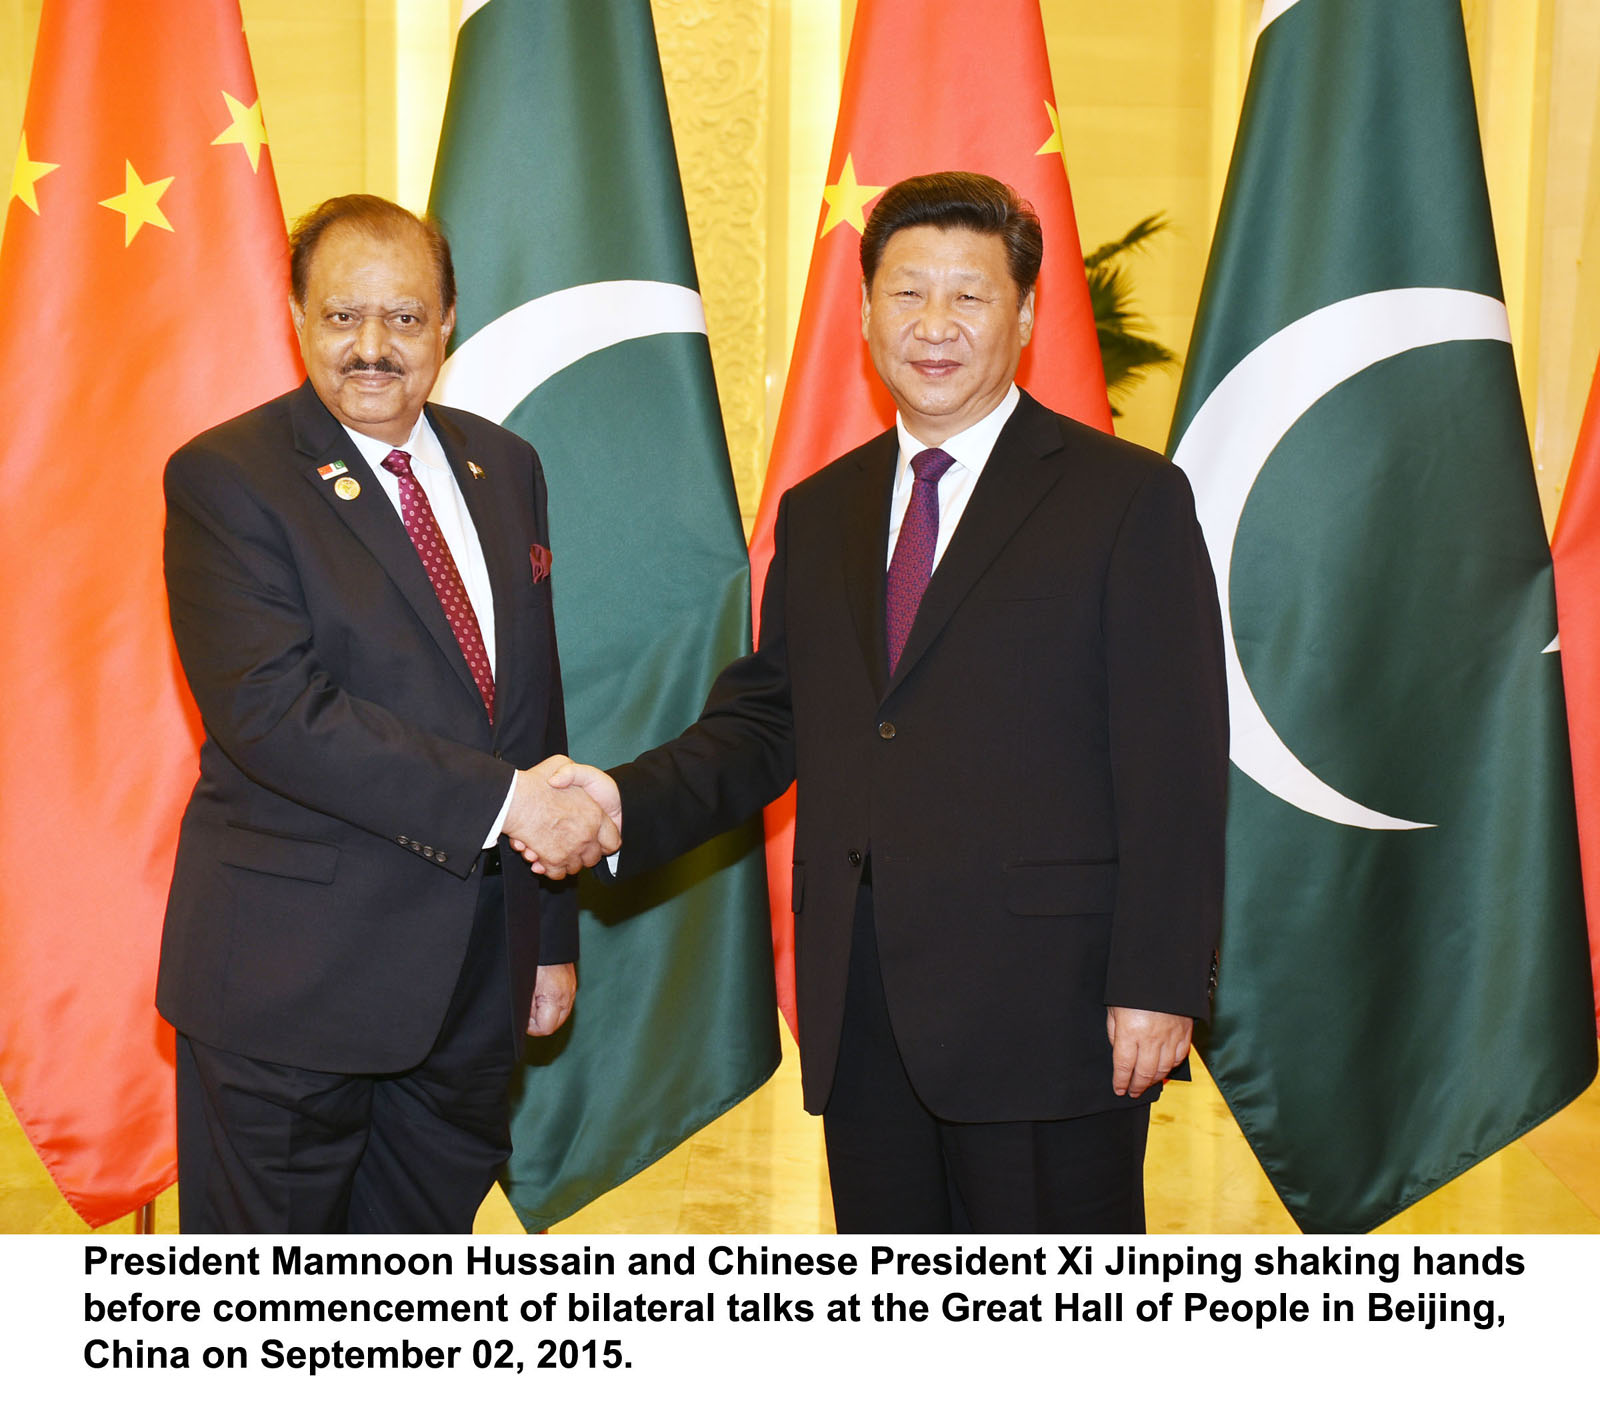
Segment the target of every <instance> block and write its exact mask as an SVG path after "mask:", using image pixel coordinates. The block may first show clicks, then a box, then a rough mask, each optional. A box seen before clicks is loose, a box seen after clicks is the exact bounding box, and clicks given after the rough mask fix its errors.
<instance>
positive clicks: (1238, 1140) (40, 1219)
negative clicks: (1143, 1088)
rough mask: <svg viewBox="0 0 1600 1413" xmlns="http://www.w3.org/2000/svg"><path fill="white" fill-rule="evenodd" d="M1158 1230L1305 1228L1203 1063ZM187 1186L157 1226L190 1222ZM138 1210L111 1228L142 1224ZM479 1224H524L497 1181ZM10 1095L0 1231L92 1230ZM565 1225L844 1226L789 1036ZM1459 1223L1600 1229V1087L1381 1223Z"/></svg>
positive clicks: (1162, 1198)
mask: <svg viewBox="0 0 1600 1413" xmlns="http://www.w3.org/2000/svg"><path fill="white" fill-rule="evenodd" d="M1146 1187H1147V1189H1148V1194H1149V1199H1148V1209H1149V1222H1150V1230H1151V1231H1152V1232H1259V1233H1268V1234H1272V1233H1280V1232H1293V1231H1294V1230H1295V1227H1294V1224H1293V1223H1292V1222H1291V1221H1290V1220H1289V1216H1288V1214H1287V1213H1286V1212H1285V1211H1284V1209H1283V1207H1282V1205H1281V1204H1280V1203H1279V1201H1278V1199H1277V1197H1276V1196H1275V1195H1274V1193H1273V1191H1272V1188H1271V1187H1270V1185H1269V1184H1268V1183H1267V1180H1266V1178H1265V1177H1264V1176H1263V1174H1262V1172H1261V1169H1260V1168H1259V1167H1258V1166H1257V1164H1256V1161H1255V1159H1254V1158H1253V1157H1252V1156H1251V1153H1250V1149H1249V1147H1248V1146H1247V1145H1246V1144H1245V1141H1244V1139H1243V1137H1242V1136H1241V1135H1240V1133H1239V1130H1238V1128H1237V1126H1236V1125H1235V1124H1234V1122H1233V1119H1232V1117H1231V1116H1230V1115H1229V1113H1228V1110H1227V1106H1226V1105H1225V1104H1224V1103H1223V1102H1222V1099H1221V1097H1220V1096H1219V1095H1218V1093H1217V1091H1216V1088H1215V1087H1214V1086H1213V1085H1212V1083H1211V1082H1210V1080H1209V1078H1207V1077H1206V1076H1205V1075H1204V1073H1203V1072H1202V1071H1201V1070H1200V1067H1199V1066H1196V1080H1195V1082H1194V1083H1193V1084H1187V1085H1183V1084H1179V1085H1173V1086H1170V1087H1169V1089H1168V1092H1167V1094H1166V1095H1165V1097H1163V1099H1162V1100H1161V1102H1160V1103H1159V1104H1158V1105H1157V1106H1156V1110H1155V1114H1154V1119H1153V1123H1152V1127H1151V1132H1150V1154H1149V1160H1148V1162H1147V1164H1146ZM177 1216H178V1209H177V1201H176V1194H175V1193H174V1192H167V1193H164V1194H163V1195H162V1196H161V1197H160V1198H159V1199H158V1200H157V1203H156V1230H157V1231H158V1232H170V1231H176V1230H177ZM132 1228H133V1220H132V1218H131V1217H130V1218H126V1219H124V1220H123V1221H120V1222H117V1223H114V1224H113V1225H112V1226H110V1227H107V1228H105V1230H107V1231H131V1230H132ZM477 1229H478V1230H479V1231H480V1232H518V1231H521V1230H522V1228H521V1226H520V1225H519V1224H518V1222H517V1219H516V1217H515V1215H514V1214H513V1213H512V1211H511V1208H510V1206H509V1205H508V1204H507V1203H506V1201H505V1199H504V1198H503V1197H502V1196H501V1195H500V1194H499V1193H498V1191H497V1192H495V1193H493V1194H491V1196H490V1198H489V1200H488V1201H487V1202H485V1203H484V1205H483V1209H482V1210H481V1211H480V1212H479V1214H478V1226H477ZM84 1230H85V1227H84V1225H83V1223H82V1222H81V1221H79V1220H78V1218H77V1217H76V1216H75V1215H74V1214H73V1212H72V1211H71V1210H70V1209H69V1208H68V1207H67V1205H66V1204H65V1203H64V1202H63V1201H62V1200H61V1199H60V1197H59V1196H57V1194H56V1192H55V1189H54V1188H53V1187H52V1186H51V1184H50V1181H49V1178H48V1177H47V1176H46V1175H45V1172H44V1168H43V1166H42V1164H40V1162H39V1160H38V1158H37V1157H36V1156H35V1155H34V1152H33V1150H32V1148H31V1147H30V1146H29V1145H28V1142H27V1140H26V1139H25V1138H24V1137H23V1136H22V1132H21V1130H20V1129H19V1128H18V1126H17V1122H16V1120H15V1118H14V1117H13V1116H12V1114H11V1110H10V1108H9V1107H0V1232H57V1231H76V1232H82V1231H84ZM556 1230H557V1231H560V1232H572V1233H603V1232H641V1233H646V1232H647V1233H689V1232H698V1233H724V1232H726V1233H768V1232H799V1233H806V1232H830V1231H832V1230H833V1211H832V1207H831V1205H830V1203H829V1201H828V1178H827V1170H826V1167H825V1165H824V1160H823V1149H822V1125H821V1121H820V1120H818V1119H814V1118H812V1117H811V1116H810V1115H808V1114H806V1113H804V1112H803V1111H802V1109H801V1107H800V1069H799V1064H798V1061H797V1060H796V1057H795V1054H794V1051H793V1047H792V1046H791V1045H789V1043H788V1037H787V1036H785V1052H784V1061H783V1065H782V1066H781V1067H780V1069H779V1070H778V1073H777V1074H776V1075H774V1076H773V1078H772V1079H771V1081H769V1082H768V1083H767V1084H766V1085H765V1086H763V1087H762V1088H761V1089H760V1090H758V1091H757V1092H756V1093H755V1094H753V1095H752V1096H751V1097H750V1098H749V1099H747V1100H746V1101H745V1102H744V1103H743V1104H740V1105H739V1106H738V1107H737V1108H735V1109H733V1110H731V1111H730V1112H729V1113H727V1114H725V1115H723V1117H722V1118H720V1119H718V1120H717V1121H716V1122H715V1123H713V1124H711V1125H709V1126H708V1127H706V1128H704V1129H702V1130H701V1131H700V1132H699V1133H697V1134H696V1135H694V1137H692V1138H690V1139H689V1140H688V1141H687V1142H686V1143H683V1144H681V1145H680V1146H679V1147H678V1148H676V1149H674V1150H673V1151H672V1152H671V1153H669V1154H668V1155H667V1156H666V1157H664V1158H662V1159H661V1160H660V1161H659V1162H657V1163H655V1164H654V1165H653V1166H651V1167H650V1168H648V1169H646V1170H645V1171H644V1172H642V1173H640V1174H639V1175H638V1176H637V1177H635V1178H634V1179H633V1180H632V1181H630V1182H627V1183H624V1184H623V1186H621V1187H619V1188H617V1189H616V1190H615V1191H613V1192H610V1193H607V1194H606V1195H605V1196H604V1197H602V1198H600V1199H599V1200H598V1201H596V1202H593V1203H591V1204H590V1205H589V1206H588V1207H586V1208H584V1209H583V1210H582V1211H581V1212H578V1213H576V1214H575V1215H574V1216H572V1217H571V1218H569V1219H568V1220H567V1221H565V1222H562V1223H561V1224H560V1225H559V1226H558V1227H557V1228H556ZM1381 1230H1382V1231H1385V1232H1395V1233H1404V1234H1408V1235H1417V1234H1424V1233H1451V1232H1489V1233H1500V1232H1508V1233H1509V1232H1519V1233H1520V1232H1600V1085H1596V1086H1593V1087H1591V1088H1590V1089H1589V1090H1588V1092H1587V1093H1585V1094H1584V1095H1583V1096H1582V1097H1580V1098H1579V1099H1578V1101H1577V1102H1576V1103H1574V1104H1572V1105H1570V1106H1569V1107H1568V1108H1566V1109H1564V1110H1563V1111H1562V1112H1561V1113H1559V1114H1557V1115H1556V1116H1555V1117H1554V1118H1552V1119H1550V1120H1549V1121H1548V1122H1547V1123H1545V1124H1543V1125H1541V1126H1540V1127H1539V1128H1537V1129H1535V1130H1533V1131H1532V1132H1531V1133H1530V1134H1528V1135H1527V1137H1525V1138H1523V1139H1522V1140H1520V1141H1519V1142H1517V1143H1513V1144H1512V1145H1510V1146H1509V1147H1508V1148H1505V1149H1502V1150H1501V1151H1500V1152H1499V1153H1497V1154H1495V1155H1494V1156H1493V1157H1491V1158H1489V1159H1488V1160H1486V1161H1485V1162H1482V1163H1480V1164H1478V1166H1477V1167H1475V1168H1473V1169H1471V1171H1469V1172H1467V1173H1466V1174H1464V1175H1463V1176H1461V1177H1459V1178H1457V1179H1456V1180H1455V1181H1454V1182H1452V1183H1450V1184H1449V1185H1448V1186H1446V1187H1444V1188H1441V1189H1440V1190H1439V1191H1438V1192H1436V1193H1434V1194H1433V1195H1432V1196H1431V1197H1428V1198H1426V1199H1425V1200H1423V1201H1422V1202H1419V1203H1417V1204H1416V1205H1415V1206H1414V1207H1411V1208H1410V1209H1408V1210H1407V1211H1405V1212H1402V1213H1401V1214H1400V1215H1399V1216H1398V1217H1396V1218H1395V1219H1394V1220H1393V1221H1391V1222H1389V1223H1388V1224H1387V1225H1386V1226H1384V1227H1383V1228H1381Z"/></svg>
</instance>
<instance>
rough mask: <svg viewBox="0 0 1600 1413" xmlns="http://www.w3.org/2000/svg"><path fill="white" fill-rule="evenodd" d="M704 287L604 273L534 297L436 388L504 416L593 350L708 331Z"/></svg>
mask: <svg viewBox="0 0 1600 1413" xmlns="http://www.w3.org/2000/svg"><path fill="white" fill-rule="evenodd" d="M705 331H706V314H705V307H704V305H702V304H701V302H700V295H699V292H698V291H696V290H692V289H689V288H687V287H685V286H684V285H669V284H663V283H661V282H660V281H658V280H605V281H602V282H601V283H599V284H591V285H573V286H571V287H570V288H568V289H558V290H554V291H552V292H551V293H550V294H546V295H541V296H540V297H539V298H538V299H530V300H529V301H528V302H527V303H526V304H519V305H518V306H517V307H516V308H515V309H508V310H507V311H506V312H505V313H504V314H502V315H501V316H500V317H499V318H498V319H495V320H493V321H492V322H490V323H488V324H485V325H484V326H483V327H482V328H481V329H479V330H478V332H477V333H475V334H474V335H473V336H472V337H471V338H470V339H468V340H467V341H466V342H465V343H464V344H462V345H461V346H460V347H459V348H458V349H456V351H455V352H454V353H452V354H451V355H450V356H449V357H448V358H447V359H445V362H444V367H443V368H441V369H440V370H439V380H438V382H436V383H435V384H434V388H433V396H435V397H437V398H438V400H439V401H440V402H443V403H446V404H448V405H449V406H451V407H461V408H465V409H466V410H467V411H468V412H476V413H477V414H478V415H479V416H480V417H487V418H489V419H490V420H491V421H494V422H504V421H505V420H506V418H507V417H509V416H510V415H511V414H512V413H513V412H514V411H515V410H516V409H517V407H518V405H519V404H520V403H521V402H522V401H523V399H525V398H526V397H527V396H528V394H529V393H531V392H532V391H533V390H534V389H535V388H537V387H538V386H539V385H540V384H541V383H543V382H545V381H546V380H547V379H549V378H553V377H554V376H555V375H556V374H557V373H559V372H560V371H561V370H562V369H563V368H569V367H571V366H572V365H573V364H574V363H576V362H578V361H579V360H580V359H583V358H587V357H588V356H589V355H590V354H591V353H598V352H599V351H600V350H601V349H603V348H610V347H612V346H613V345H614V344H619V343H626V342H627V341H628V340H629V339H642V338H648V337H650V335H652V334H701V335H704V333H705Z"/></svg>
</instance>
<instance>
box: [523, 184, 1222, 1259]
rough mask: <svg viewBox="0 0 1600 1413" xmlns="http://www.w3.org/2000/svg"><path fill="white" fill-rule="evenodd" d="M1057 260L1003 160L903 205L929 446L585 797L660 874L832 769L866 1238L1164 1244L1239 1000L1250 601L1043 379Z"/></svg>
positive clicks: (827, 985)
mask: <svg viewBox="0 0 1600 1413" xmlns="http://www.w3.org/2000/svg"><path fill="white" fill-rule="evenodd" d="M1041 255H1042V240H1041V235H1040V230H1039V225H1038V221H1037V219H1036V218H1035V217H1034V215H1033V213H1032V211H1031V210H1030V209H1029V208H1028V207H1027V206H1026V204H1025V203H1023V202H1022V201H1021V200H1020V198H1018V197H1017V195H1016V193H1015V192H1013V191H1011V190H1010V188H1008V187H1006V186H1004V185H1003V184H1001V183H1000V182H997V181H995V180H993V179H992V178H989V177H983V176H977V175H974V174H971V173H959V172H957V173H940V174H937V175H934V176H927V177H918V178H913V179H911V180H909V181H905V182H902V183H900V184H899V185H897V186H894V187H891V188H890V189H889V190H888V191H887V192H885V193H884V195H883V196H882V197H881V198H880V199H879V201H878V203H877V205H876V206H875V207H874V209H873V212H872V215H871V218H870V220H869V221H868V223H867V227H866V230H865V233H864V234H863V236H862V240H861V256H862V274H863V280H862V305H861V320H862V331H863V334H864V336H865V338H866V340H867V343H868V346H869V349H870V351H871V355H872V359H873V363H874V365H875V366H876V368H877V370H878V373H879V375H880V377H881V378H882V379H883V381H884V383H885V384H886V385H887V386H888V388H889V390H890V391H891V392H892V393H893V395H894V399H895V402H896V404H897V406H898V408H899V416H898V419H897V427H896V429H894V430H891V431H889V432H886V433H885V434H884V435H882V436H880V437H878V438H876V439H875V440H873V441H871V442H868V443H867V444H866V445H865V446H862V447H859V448H857V449H856V450H855V451H853V452H851V453H849V454H848V455H847V456H844V457H841V458H840V459H839V460H838V461H837V462H835V463H834V464H833V465H831V466H829V467H826V468H825V469H823V470H822V471H819V472H818V473H817V474H816V475H814V476H812V477H811V478H810V479H809V480H806V481H804V482H802V483H801V484H799V485H798V486H796V487H795V488H794V489H792V490H791V491H789V493H788V494H787V495H786V496H785V497H784V500H783V503H782V505H781V506H780V508H779V511H778V520H777V527H776V539H775V549H774V554H773V560H772V567H771V570H770V572H769V574H768V578H767V586H766V596H765V598H764V600H763V612H762V623H761V641H760V645H759V647H758V649H757V651H756V652H755V653H754V654H753V655H752V656H750V657H748V658H745V659H743V660H742V661H740V662H737V663H735V664H733V665H732V666H731V667H729V668H728V669H727V670H726V671H725V672H724V673H723V674H722V676H721V677H720V678H719V680H718V682H717V683H716V686H715V688H714V689H713V691H712V694H711V697H710V700H709V702H708V703H707V706H706V709H705V711H704V713H703V714H702V716H701V718H700V720H699V721H698V722H697V723H696V724H695V725H694V726H692V727H691V728H690V729H689V730H688V731H686V732H685V733H684V734H683V735H682V736H681V737H679V738H678V739H677V740H676V741H673V742H670V743H669V744H667V745H665V746H663V747H660V748H658V749H656V750H654V751H651V752H648V753H646V754H645V755H643V756H641V757H640V758H639V759H638V760H636V761H635V762H633V764H631V765H627V766H623V767H620V768H619V769H617V770H616V771H614V772H613V776H614V779H615V786H616V787H617V788H616V789H611V788H608V787H609V786H610V782H609V781H608V780H607V777H605V776H603V775H601V774H600V773H599V772H596V771H593V770H592V769H591V768H589V767H582V766H571V767H565V768H563V770H562V771H561V772H560V773H558V774H557V775H556V776H554V777H553V779H554V781H555V782H556V783H558V784H564V783H572V784H577V785H581V786H583V787H584V788H585V789H586V790H588V791H589V792H590V793H591V794H592V795H593V796H594V797H595V798H596V800H597V801H598V802H602V803H604V804H605V805H606V807H607V808H608V809H609V810H610V811H611V812H612V813H613V816H614V818H616V819H617V820H618V821H619V822H625V829H624V833H625V840H624V843H623V847H622V851H621V853H620V854H619V855H618V856H617V862H618V863H619V865H620V869H621V870H622V871H623V872H626V873H629V874H631V873H633V872H635V871H637V870H639V869H643V868H647V867H649V866H651V865H652V864H654V863H656V862H658V861H660V860H661V859H663V858H667V857H670V856H672V855H673V854H676V853H677V852H678V851H680V850H682V849H684V848H686V847H688V846H690V845H691V844H693V843H695V842H696V841H698V840H699V839H701V838H704V837H705V836H707V835H710V834H713V833H715V832H717V831H718V830H721V829H724V828H727V827H728V826H729V825H730V824H732V823H733V822H734V821H735V820H737V819H739V818H741V817H743V816H744V815H746V814H748V813H750V812H751V811H752V810H754V809H756V808H757V807H759V806H760V805H762V804H765V803H766V802H767V801H769V800H771V799H773V798H775V797H776V796H777V795H778V794H780V793H781V792H782V791H783V790H784V789H785V788H786V787H787V786H788V784H789V782H790V780H791V778H794V779H797V780H798V782H799V791H798V816H797V821H796V831H795V851H794V909H795V930H796V940H795V966H796V980H797V990H798V998H797V999H798V1009H799V1018H800V1056H801V1065H802V1070H803V1075H804V1084H805V1098H806V1106H807V1108H808V1109H810V1110H811V1111H812V1112H821V1113H822V1115H823V1118H824V1126H825V1132H826V1136H827V1147H828V1166H829V1173H830V1178H831V1181H832V1186H833V1196H834V1210H835V1216H836V1220H837V1223H838V1227H839V1230H840V1231H948V1230H952V1229H954V1230H977V1231H1028V1230H1031V1231H1051V1230H1054V1231H1104V1232H1129V1231H1142V1230H1143V1227H1144V1207H1143V1187H1142V1165H1143V1160H1144V1149H1145V1137H1146V1132H1147V1125H1148V1120H1149V1104H1150V1101H1151V1100H1153V1099H1154V1098H1155V1097H1156V1094H1157V1093H1158V1091H1159V1088H1160V1083H1161V1081H1162V1080H1163V1079H1164V1078H1166V1076H1167V1075H1168V1074H1169V1073H1170V1072H1171V1071H1172V1070H1173V1069H1174V1067H1176V1066H1178V1065H1180V1064H1181V1063H1182V1062H1183V1060H1184V1057H1185V1056H1186V1054H1187V1051H1188V1046H1189V1038H1190V1031H1191V1028H1192V1023H1193V1022H1192V1018H1193V1017H1195V1016H1200V1015H1203V1014H1205V1013H1206V1010H1207V1006H1208V1000H1209V984H1210V980H1211V976H1212V970H1213V963H1214V958H1215V954H1214V951H1213V948H1214V944H1215V941H1216V937H1217V932H1218V926H1219V918H1220V911H1221V889H1222V832H1223V794H1224V784H1225V778H1226V765H1227V749H1228V743H1227V723H1226V697H1225V690H1224V681H1223V666H1222V647H1221V632H1220V622H1219V614H1218V609H1217V599H1216V589H1215V584H1214V581H1213V578H1212V574H1211V568H1210V562H1209V560H1208V558H1207V555H1206V550H1205V546H1204V543H1203V541H1202V538H1201V534H1200V530H1199V527H1198V525H1197V524H1196V521H1195V514H1194V505H1193V499H1192V497H1191V495H1190V492H1189V487H1188V483H1187V481H1186V480H1185V479H1184V477H1183V475H1182V473H1181V472H1179V471H1178V470H1177V469H1176V468H1175V467H1173V466H1172V465H1171V464H1170V463H1169V462H1167V461H1165V460H1164V459H1162V458H1161V457H1159V456H1157V455H1155V454H1154V453H1153V452H1149V451H1145V450H1143V449H1141V448H1139V447H1137V446H1133V445H1130V444H1128V443H1126V442H1120V441H1117V440H1115V439H1114V438H1111V437H1108V436H1104V435H1102V434H1101V433H1099V432H1097V431H1092V430H1090V429H1088V428H1086V427H1084V426H1082V425H1080V424H1078V423H1075V422H1072V421H1070V420H1068V419H1066V418H1064V417H1059V416H1057V415H1056V414H1054V413H1052V412H1050V411H1049V410H1047V409H1046V408H1044V407H1041V406H1040V405H1039V404H1038V403H1036V402H1035V401H1034V400H1033V399H1032V398H1030V397H1028V396H1027V394H1025V393H1021V392H1019V391H1018V390H1017V389H1016V388H1015V386H1014V384H1013V381H1012V380H1013V377H1014V375H1015V373H1016V369H1017V363H1018V359H1019V358H1020V356H1021V352H1022V348H1023V346H1024V345H1025V344H1026V343H1027V342H1028V340H1029V338H1030V337H1031V334H1032V328H1033V287H1034V282H1035V279H1036V278H1037V275H1038V271H1039V265H1040V259H1041ZM618 791H620V794H619V793H618ZM527 852H528V854H529V855H530V856H533V857H535V858H536V855H537V850H534V849H529V850H528V851H527ZM536 866H537V864H536Z"/></svg>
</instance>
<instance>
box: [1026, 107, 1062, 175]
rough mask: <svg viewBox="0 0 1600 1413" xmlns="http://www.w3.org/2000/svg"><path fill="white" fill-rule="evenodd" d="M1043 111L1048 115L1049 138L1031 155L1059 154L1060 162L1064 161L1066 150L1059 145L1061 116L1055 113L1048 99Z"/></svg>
mask: <svg viewBox="0 0 1600 1413" xmlns="http://www.w3.org/2000/svg"><path fill="white" fill-rule="evenodd" d="M1044 110H1045V112H1046V113H1048V114H1049V115H1050V136H1049V137H1047V138H1045V140H1044V142H1043V144H1042V145H1041V146H1040V147H1039V150H1038V151H1037V152H1035V153H1034V154H1033V155H1034V156H1035V157H1043V156H1044V155H1045V154H1046V153H1049V152H1059V153H1061V160H1062V161H1063V162H1064V161H1066V159H1067V157H1066V149H1065V148H1064V147H1062V145H1061V115H1060V114H1059V113H1057V112H1056V105H1055V104H1054V103H1052V102H1051V101H1050V100H1049V99H1048V98H1047V99H1045V102H1044Z"/></svg>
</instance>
